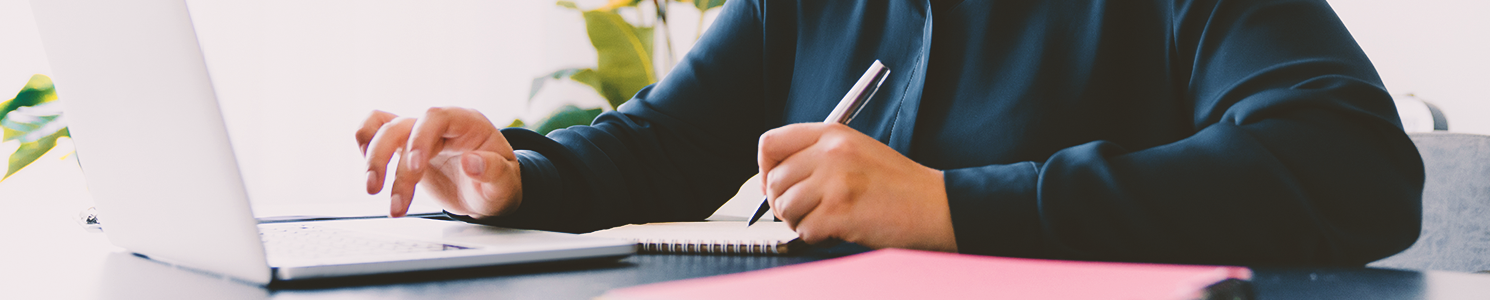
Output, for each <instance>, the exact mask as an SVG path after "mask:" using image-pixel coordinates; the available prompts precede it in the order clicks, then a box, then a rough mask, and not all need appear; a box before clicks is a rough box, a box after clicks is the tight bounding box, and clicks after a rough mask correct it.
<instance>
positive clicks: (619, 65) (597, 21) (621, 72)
mask: <svg viewBox="0 0 1490 300" xmlns="http://www.w3.org/2000/svg"><path fill="white" fill-rule="evenodd" d="M584 17H585V29H586V32H587V33H589V35H590V44H591V45H594V46H595V51H596V53H597V54H598V55H599V57H598V61H599V67H597V68H596V69H595V70H596V73H598V74H596V75H597V77H599V79H600V80H599V81H600V86H601V89H600V91H601V92H600V95H601V96H604V97H605V100H606V101H607V102H609V103H610V105H611V107H612V108H615V107H619V106H621V103H625V102H626V100H630V99H631V96H632V95H635V94H636V92H637V91H640V90H641V89H642V88H643V87H646V86H647V85H648V84H652V83H653V82H656V81H657V76H656V73H655V72H654V71H653V70H652V28H651V27H636V26H632V25H631V24H630V23H626V20H625V19H622V18H621V16H620V15H617V14H616V13H615V12H611V11H595V10H592V11H586V12H584Z"/></svg>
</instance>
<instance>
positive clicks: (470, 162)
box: [460, 153, 486, 176]
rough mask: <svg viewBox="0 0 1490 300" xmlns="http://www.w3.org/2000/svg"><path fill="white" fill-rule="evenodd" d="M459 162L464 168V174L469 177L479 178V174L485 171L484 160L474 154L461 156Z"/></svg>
mask: <svg viewBox="0 0 1490 300" xmlns="http://www.w3.org/2000/svg"><path fill="white" fill-rule="evenodd" d="M460 162H461V164H462V165H464V166H465V168H466V174H470V175H471V176H481V173H482V172H484V171H486V160H485V159H481V156H480V155H476V154H475V153H466V155H462V156H461V158H460Z"/></svg>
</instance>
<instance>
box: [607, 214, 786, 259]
mask: <svg viewBox="0 0 1490 300" xmlns="http://www.w3.org/2000/svg"><path fill="white" fill-rule="evenodd" d="M584 235H588V236H598V237H608V238H619V239H626V240H631V241H633V242H636V245H637V251H638V252H642V253H678V254H744V255H783V254H789V253H791V251H792V250H794V249H801V248H805V247H806V244H804V243H802V242H801V241H800V240H798V239H797V233H796V232H794V231H792V229H791V228H790V227H787V226H786V223H783V222H760V223H756V224H755V225H754V226H749V227H746V226H745V222H744V221H710V222H667V223H647V224H632V225H626V226H621V227H616V228H611V229H605V230H600V231H596V232H591V233H587V234H584Z"/></svg>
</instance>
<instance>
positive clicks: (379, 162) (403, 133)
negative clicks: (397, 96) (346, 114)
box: [366, 117, 415, 195]
mask: <svg viewBox="0 0 1490 300" xmlns="http://www.w3.org/2000/svg"><path fill="white" fill-rule="evenodd" d="M414 122H415V120H414V119H413V118H404V117H397V118H394V119H392V120H389V121H388V122H386V123H384V124H383V125H382V126H380V127H379V128H378V130H377V131H376V133H375V134H374V135H373V137H372V139H371V140H369V141H368V147H367V148H368V150H367V154H366V158H367V172H368V177H367V193H368V194H369V195H371V194H377V193H378V192H380V191H382V190H383V180H384V178H387V175H388V174H387V172H388V163H389V160H392V159H393V154H394V153H398V152H399V151H400V150H402V149H403V145H404V143H405V142H407V141H408V139H409V130H410V129H411V128H414Z"/></svg>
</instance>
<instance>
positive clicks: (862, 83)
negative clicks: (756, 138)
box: [745, 59, 890, 227]
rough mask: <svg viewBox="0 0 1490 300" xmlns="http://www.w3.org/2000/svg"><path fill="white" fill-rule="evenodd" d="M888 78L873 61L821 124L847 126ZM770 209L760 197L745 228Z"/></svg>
mask: <svg viewBox="0 0 1490 300" xmlns="http://www.w3.org/2000/svg"><path fill="white" fill-rule="evenodd" d="M888 77H890V68H886V67H885V64H882V63H880V61H879V60H877V59H876V60H874V64H871V65H869V70H865V71H864V75H862V76H859V82H856V83H854V87H853V88H850V89H849V90H848V94H846V95H843V99H842V100H838V106H834V107H833V112H830V113H828V119H827V120H823V123H838V124H844V125H848V122H849V121H853V120H854V116H858V115H859V111H860V110H862V109H864V103H867V102H869V99H870V98H873V97H874V93H875V92H878V91H879V90H880V84H881V83H884V82H885V78H888ZM761 185H765V178H761ZM770 208H771V203H770V202H768V201H766V197H761V206H760V208H756V209H755V215H753V216H751V217H750V221H749V222H746V223H745V227H750V225H755V221H759V220H760V219H761V216H763V215H765V214H766V210H767V209H770Z"/></svg>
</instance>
